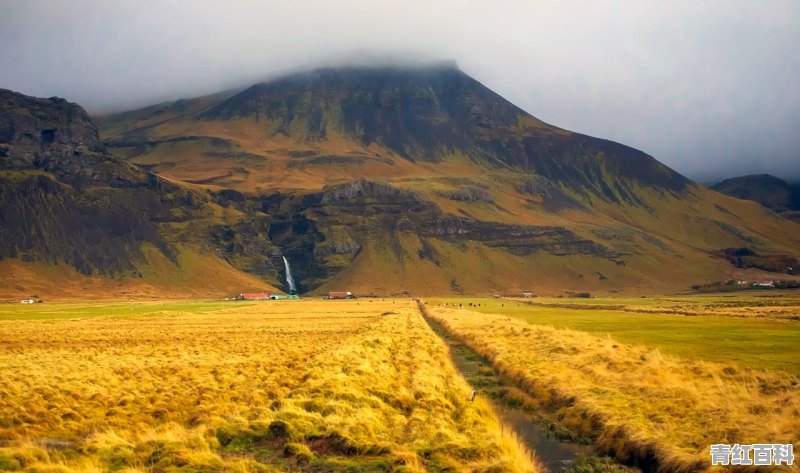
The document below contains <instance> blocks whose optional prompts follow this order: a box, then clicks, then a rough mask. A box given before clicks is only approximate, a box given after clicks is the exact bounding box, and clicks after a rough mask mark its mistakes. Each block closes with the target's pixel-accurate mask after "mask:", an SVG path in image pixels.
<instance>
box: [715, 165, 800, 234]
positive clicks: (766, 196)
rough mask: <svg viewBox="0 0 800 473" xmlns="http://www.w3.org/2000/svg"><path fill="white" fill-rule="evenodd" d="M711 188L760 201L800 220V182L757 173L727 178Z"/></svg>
mask: <svg viewBox="0 0 800 473" xmlns="http://www.w3.org/2000/svg"><path fill="white" fill-rule="evenodd" d="M711 188H712V189H714V190H715V191H717V192H721V193H723V194H726V195H729V196H731V197H736V198H737V199H747V200H752V201H754V202H758V203H759V204H761V205H763V206H764V207H766V208H768V209H770V210H772V211H774V212H777V213H779V214H781V215H783V216H784V217H786V218H790V219H792V220H795V221H798V222H800V183H795V184H789V183H787V182H786V181H784V180H783V179H780V178H777V177H775V176H771V175H769V174H755V175H749V176H740V177H733V178H730V179H725V180H724V181H722V182H720V183H718V184H716V185H714V186H712V187H711Z"/></svg>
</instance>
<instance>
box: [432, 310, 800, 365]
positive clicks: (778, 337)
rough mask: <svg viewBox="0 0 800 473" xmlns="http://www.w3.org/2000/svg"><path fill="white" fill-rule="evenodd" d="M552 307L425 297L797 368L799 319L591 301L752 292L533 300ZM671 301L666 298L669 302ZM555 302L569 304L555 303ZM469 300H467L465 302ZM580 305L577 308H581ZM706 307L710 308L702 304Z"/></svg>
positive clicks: (673, 350)
mask: <svg viewBox="0 0 800 473" xmlns="http://www.w3.org/2000/svg"><path fill="white" fill-rule="evenodd" d="M535 301H536V302H539V303H546V304H550V303H552V304H553V306H536V305H529V304H525V303H522V302H515V301H509V300H502V299H490V298H453V299H431V300H430V303H431V304H434V305H435V304H444V303H447V304H448V306H450V307H452V306H453V305H454V304H455V306H456V307H458V306H459V304H460V305H461V307H462V308H466V309H469V310H474V311H478V312H483V313H493V314H503V315H508V316H512V317H516V318H519V319H522V320H525V321H526V322H528V323H530V324H537V325H550V326H553V327H556V328H570V329H574V330H581V331H585V332H590V333H594V334H598V333H599V334H607V335H610V336H611V337H612V338H613V339H615V340H617V341H619V342H622V343H633V344H640V345H646V346H650V347H653V348H658V349H659V350H661V351H663V352H664V353H668V354H672V355H676V356H680V357H684V358H692V359H699V360H706V361H715V362H722V363H730V362H733V363H737V364H739V365H742V366H747V367H753V368H766V369H781V370H787V371H791V372H795V373H800V323H798V322H797V321H794V320H783V319H770V318H745V317H723V316H716V315H708V316H706V315H697V316H686V315H677V314H669V313H640V312H626V311H624V310H620V309H617V310H614V309H607V310H597V309H594V308H592V307H593V306H595V307H596V306H598V305H602V306H606V307H614V306H616V307H622V306H625V307H627V308H630V307H631V306H633V305H634V304H635V305H636V306H640V307H649V308H653V307H664V306H665V304H672V305H673V306H676V307H677V306H680V307H683V309H685V310H687V311H689V310H690V311H693V312H702V310H703V308H704V307H707V306H715V305H716V306H719V305H721V304H738V305H741V307H742V309H741V310H748V304H750V303H752V304H753V305H754V306H758V307H760V304H762V303H763V300H760V299H759V298H757V297H750V298H747V297H743V296H737V297H735V298H724V297H721V296H710V297H697V296H690V297H686V298H670V299H547V300H544V299H536V300H535ZM670 301H671V302H670ZM558 303H561V304H565V305H569V306H570V307H557V306H556V305H557V304H558ZM470 304H472V305H471V306H470ZM581 306H583V307H581ZM707 310H709V311H711V309H707Z"/></svg>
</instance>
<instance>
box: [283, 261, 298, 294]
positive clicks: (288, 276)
mask: <svg viewBox="0 0 800 473" xmlns="http://www.w3.org/2000/svg"><path fill="white" fill-rule="evenodd" d="M282 258H283V265H284V266H285V267H286V283H287V284H289V293H290V294H295V293H296V292H297V288H296V287H295V285H294V278H293V277H292V267H291V266H289V260H288V259H286V257H285V256H282Z"/></svg>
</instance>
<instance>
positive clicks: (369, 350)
mask: <svg viewBox="0 0 800 473" xmlns="http://www.w3.org/2000/svg"><path fill="white" fill-rule="evenodd" d="M47 305H49V304H44V305H43V306H47ZM50 306H51V307H50V308H47V309H45V308H44V307H42V308H41V309H40V308H38V307H37V308H32V310H34V311H35V310H49V311H53V310H55V309H57V308H53V307H52V305H50ZM192 307H193V306H192V305H187V306H186V310H185V311H181V310H172V309H174V307H171V308H170V310H163V311H161V312H159V311H154V310H150V309H152V308H149V309H148V310H143V309H142V308H141V307H136V308H134V307H131V311H130V312H131V315H130V316H128V315H126V314H125V310H123V309H124V307H120V305H115V306H114V312H113V315H109V314H105V313H104V314H101V315H98V316H91V315H90V314H91V311H89V310H88V309H87V310H86V311H84V312H77V311H76V312H75V316H74V317H69V316H67V315H65V314H64V313H60V314H59V316H58V317H57V318H56V317H49V318H43V319H39V320H21V319H19V318H11V317H5V318H4V317H0V399H2V401H1V402H0V470H2V469H10V470H15V469H20V470H22V469H24V470H26V471H85V472H89V471H108V470H115V471H126V472H136V471H155V470H156V469H158V470H162V471H282V470H289V469H294V470H295V471H296V470H303V469H305V468H308V469H315V470H316V471H345V470H347V471H376V470H377V471H385V470H392V469H398V470H404V471H425V470H430V469H448V468H449V469H452V470H453V471H511V472H516V471H520V472H521V471H534V470H535V468H534V467H533V466H532V462H531V461H530V459H529V455H528V454H527V453H526V452H525V451H524V449H522V448H521V447H520V446H519V444H518V443H517V441H516V440H515V439H514V438H513V437H512V436H510V435H508V434H504V433H503V429H501V428H500V424H499V423H498V420H497V418H496V416H495V415H494V413H493V412H492V410H491V408H490V407H489V406H488V405H487V404H485V403H484V402H481V401H476V402H474V403H473V402H470V401H469V397H470V396H469V395H470V389H469V387H468V385H467V384H466V382H465V381H464V380H463V379H462V378H460V377H459V376H458V374H457V373H456V371H455V368H454V367H453V366H452V364H451V362H450V360H449V357H448V356H447V349H446V346H445V345H444V344H443V342H442V341H441V340H439V339H438V337H436V335H435V334H434V333H433V332H432V331H431V330H430V329H429V328H428V326H427V325H426V324H425V322H424V321H423V319H422V317H421V316H420V314H419V312H418V311H417V310H416V308H415V307H414V306H413V304H412V303H411V302H410V301H393V302H392V301H388V302H379V301H374V302H367V301H352V302H351V301H346V302H340V301H330V302H319V301H298V302H283V303H281V302H272V303H270V302H265V303H262V304H238V303H231V304H230V305H224V304H219V306H209V305H206V306H203V308H202V310H199V309H200V306H199V305H197V306H195V307H196V308H197V309H198V310H194V311H193V310H192ZM56 312H58V311H57V310H56ZM51 313H54V312H51ZM34 316H35V314H28V318H29V319H30V318H33V317H34Z"/></svg>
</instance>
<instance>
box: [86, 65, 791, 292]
mask: <svg viewBox="0 0 800 473" xmlns="http://www.w3.org/2000/svg"><path fill="white" fill-rule="evenodd" d="M98 121H99V124H100V128H101V130H102V133H103V138H104V141H105V143H106V144H107V145H108V146H109V148H110V149H111V150H113V151H114V152H115V153H118V154H119V155H120V156H123V157H124V158H125V159H127V160H128V162H131V163H137V164H139V165H141V166H144V167H146V168H147V169H151V170H152V171H153V172H155V173H157V174H158V175H160V176H164V177H167V178H169V179H172V180H175V181H181V182H185V183H191V184H192V185H196V186H202V187H206V188H208V189H216V190H219V189H234V190H236V191H239V192H242V193H243V194H245V195H246V198H247V199H249V200H251V201H253V202H255V203H257V204H255V205H260V208H261V209H263V210H264V211H265V212H266V213H267V214H268V215H269V216H270V218H271V219H272V220H271V222H270V224H269V225H270V237H271V240H272V241H273V242H274V243H275V244H277V245H278V246H280V247H281V248H282V249H283V250H284V251H285V252H286V254H287V255H288V257H289V259H290V260H291V261H293V262H295V265H294V266H296V270H295V271H294V273H295V276H296V278H297V279H299V281H300V285H301V289H302V290H304V291H314V292H317V293H319V292H324V291H326V290H330V289H341V288H347V289H348V290H354V291H357V292H360V293H375V294H381V295H387V294H406V293H411V294H428V295H434V294H446V293H450V294H482V295H487V294H492V293H497V292H505V291H523V290H528V289H530V288H531V287H532V286H534V287H536V288H537V291H539V292H540V293H547V294H551V295H556V294H563V293H566V292H567V291H589V292H592V293H603V294H612V293H614V292H621V293H628V294H632V293H637V292H645V291H652V290H653V289H657V290H658V291H663V292H676V291H680V290H684V289H688V288H689V287H690V286H692V285H695V284H704V283H708V282H712V281H720V280H725V279H729V278H741V279H756V278H761V279H765V278H770V277H776V275H772V274H770V273H765V272H764V271H762V270H759V269H756V268H737V267H735V266H734V265H732V264H731V263H730V262H728V261H727V260H726V259H725V257H724V255H723V254H722V250H724V249H726V248H740V247H746V248H750V249H752V250H753V251H755V252H757V253H759V254H764V255H767V257H772V256H775V257H782V256H788V257H797V255H796V253H797V248H798V247H800V240H798V234H800V233H798V232H797V229H796V225H794V224H792V223H791V222H788V221H786V220H785V219H782V218H779V217H777V216H776V215H775V214H773V213H771V212H769V211H767V210H765V209H763V208H762V207H759V206H758V205H755V204H753V203H749V202H743V201H740V200H736V199H731V198H729V197H726V196H723V195H721V194H718V193H715V192H712V191H709V190H708V189H706V188H704V187H701V186H697V185H695V184H693V183H691V182H690V181H688V180H687V179H685V178H684V177H682V176H680V175H679V174H677V173H675V172H674V171H672V170H671V169H669V168H667V167H666V166H664V165H662V164H661V163H659V162H658V161H656V160H655V159H654V158H653V157H651V156H648V155H647V154H646V153H643V152H641V151H638V150H635V149H632V148H629V147H627V146H624V145H621V144H618V143H613V142H610V141H607V140H602V139H597V138H592V137H588V136H585V135H581V134H579V133H574V132H571V131H567V130H563V129H560V128H558V127H555V126H552V125H549V124H547V123H545V122H543V121H541V120H539V119H537V118H535V117H533V116H531V115H530V114H528V113H526V112H525V111H523V110H521V109H519V108H518V107H516V106H514V105H513V104H511V103H510V102H508V101H507V100H505V99H503V98H502V97H500V96H499V95H497V94H496V93H494V92H493V91H491V90H489V89H488V88H486V87H485V86H483V85H482V84H480V83H479V82H477V81H475V80H474V79H473V78H471V77H469V76H468V75H467V74H465V73H463V72H462V71H460V70H458V69H457V68H456V67H454V66H452V65H447V64H444V65H434V66H429V67H395V68H392V67H388V68H369V67H361V68H348V67H343V68H333V69H322V70H317V71H311V72H308V73H303V74H295V75H289V76H286V77H282V78H278V79H275V80H272V81H269V82H265V83H262V84H256V85H254V86H252V87H249V88H247V89H245V90H243V91H241V92H237V93H226V94H220V95H217V96H212V97H203V98H199V99H194V100H181V101H178V102H175V103H171V104H170V103H165V104H161V105H159V106H154V107H150V108H147V109H142V110H137V111H131V112H126V113H122V114H117V115H110V116H105V117H98ZM294 266H293V268H294ZM781 277H783V276H781ZM788 277H789V278H790V279H792V277H791V275H789V276H788Z"/></svg>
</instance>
